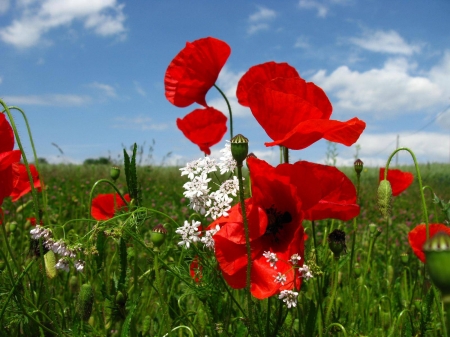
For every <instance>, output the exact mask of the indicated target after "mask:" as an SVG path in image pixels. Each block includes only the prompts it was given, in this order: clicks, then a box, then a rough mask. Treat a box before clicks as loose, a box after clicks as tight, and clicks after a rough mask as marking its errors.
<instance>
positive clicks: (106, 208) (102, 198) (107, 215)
mask: <svg viewBox="0 0 450 337" xmlns="http://www.w3.org/2000/svg"><path fill="white" fill-rule="evenodd" d="M124 198H125V200H126V201H130V195H129V194H125V195H124ZM115 199H116V202H115V204H114V194H112V193H109V194H99V195H97V196H96V197H95V198H94V199H93V200H92V207H91V215H92V217H93V218H94V219H95V220H108V219H111V218H112V217H114V215H115V213H116V211H118V210H120V209H122V208H124V207H125V206H126V205H125V203H124V202H123V200H122V198H121V197H120V196H119V194H117V193H116V194H115ZM114 206H115V207H114Z"/></svg>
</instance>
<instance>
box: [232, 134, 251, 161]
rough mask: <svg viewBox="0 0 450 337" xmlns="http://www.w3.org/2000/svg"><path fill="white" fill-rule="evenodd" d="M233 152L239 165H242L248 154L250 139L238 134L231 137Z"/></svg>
mask: <svg viewBox="0 0 450 337" xmlns="http://www.w3.org/2000/svg"><path fill="white" fill-rule="evenodd" d="M231 154H232V155H233V158H234V160H236V161H237V164H238V165H239V166H242V163H243V161H244V160H245V158H247V154H248V139H247V138H245V137H244V136H243V135H241V134H238V135H236V136H234V137H233V138H232V139H231Z"/></svg>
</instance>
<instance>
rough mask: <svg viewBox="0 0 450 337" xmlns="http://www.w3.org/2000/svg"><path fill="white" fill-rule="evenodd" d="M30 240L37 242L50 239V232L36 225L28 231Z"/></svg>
mask: <svg viewBox="0 0 450 337" xmlns="http://www.w3.org/2000/svg"><path fill="white" fill-rule="evenodd" d="M30 235H31V238H32V239H34V240H39V239H40V238H44V239H46V240H47V239H50V238H51V236H52V232H51V231H50V230H49V229H46V228H43V227H42V226H40V225H36V227H35V228H33V229H32V230H30Z"/></svg>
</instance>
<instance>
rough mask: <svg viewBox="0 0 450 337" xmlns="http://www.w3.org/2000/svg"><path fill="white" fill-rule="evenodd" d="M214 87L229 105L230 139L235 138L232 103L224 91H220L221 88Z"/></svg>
mask: <svg viewBox="0 0 450 337" xmlns="http://www.w3.org/2000/svg"><path fill="white" fill-rule="evenodd" d="M214 87H215V88H216V89H217V90H218V91H219V92H220V94H221V95H222V97H223V99H224V100H225V102H226V103H227V106H228V113H229V114H230V139H232V138H233V114H232V112H231V105H230V102H229V101H228V98H227V96H225V94H224V93H223V91H222V90H220V88H219V87H218V86H217V85H215V84H214Z"/></svg>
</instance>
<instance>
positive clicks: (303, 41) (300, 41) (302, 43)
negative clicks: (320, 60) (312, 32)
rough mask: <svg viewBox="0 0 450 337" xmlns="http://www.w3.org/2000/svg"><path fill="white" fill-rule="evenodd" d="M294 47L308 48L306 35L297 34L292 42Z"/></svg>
mask: <svg viewBox="0 0 450 337" xmlns="http://www.w3.org/2000/svg"><path fill="white" fill-rule="evenodd" d="M294 47H295V48H302V49H309V47H310V45H309V39H308V37H306V36H303V35H302V36H299V37H298V38H297V40H296V41H295V44H294Z"/></svg>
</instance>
